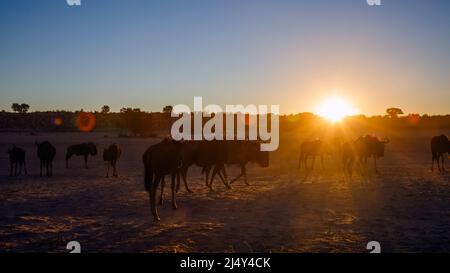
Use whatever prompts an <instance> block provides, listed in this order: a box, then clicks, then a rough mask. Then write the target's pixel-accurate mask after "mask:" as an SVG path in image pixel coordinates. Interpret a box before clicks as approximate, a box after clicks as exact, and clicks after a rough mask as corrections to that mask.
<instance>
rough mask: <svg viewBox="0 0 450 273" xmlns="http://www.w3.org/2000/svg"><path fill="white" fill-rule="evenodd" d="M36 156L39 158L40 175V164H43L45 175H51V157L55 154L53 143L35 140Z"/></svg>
mask: <svg viewBox="0 0 450 273" xmlns="http://www.w3.org/2000/svg"><path fill="white" fill-rule="evenodd" d="M36 146H37V156H38V157H39V160H40V170H41V172H40V176H41V177H42V166H43V165H44V166H45V168H46V171H47V176H49V177H50V176H53V158H55V155H56V149H55V147H53V145H52V144H51V143H50V142H48V141H44V142H42V143H38V142H36Z"/></svg>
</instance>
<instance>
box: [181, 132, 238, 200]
mask: <svg viewBox="0 0 450 273" xmlns="http://www.w3.org/2000/svg"><path fill="white" fill-rule="evenodd" d="M180 147H181V150H180V156H181V161H182V166H181V168H180V173H181V176H182V178H183V182H184V186H185V188H186V190H187V191H188V192H192V191H191V190H190V189H189V188H188V186H187V172H188V169H189V167H190V166H192V165H196V166H199V167H202V174H205V184H206V186H207V187H210V183H209V174H210V171H211V169H212V170H213V172H212V176H211V177H214V176H215V175H216V174H218V175H219V177H220V178H221V180H222V182H223V183H224V185H225V186H226V187H227V188H228V189H230V188H231V187H230V185H229V184H228V181H227V177H226V172H220V171H221V170H224V169H225V167H224V164H225V158H226V144H225V141H217V140H213V141H206V140H202V141H184V142H181V146H180ZM222 173H223V174H224V175H222ZM179 187H180V183H177V191H178V189H179Z"/></svg>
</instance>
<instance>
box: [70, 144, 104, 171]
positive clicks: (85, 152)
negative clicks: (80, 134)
mask: <svg viewBox="0 0 450 273" xmlns="http://www.w3.org/2000/svg"><path fill="white" fill-rule="evenodd" d="M72 155H77V156H83V157H84V166H85V168H86V169H87V168H88V165H87V160H88V156H89V155H91V156H96V155H97V146H96V145H95V144H94V143H92V142H89V143H82V144H78V145H72V146H69V147H68V148H67V153H66V168H69V159H70V158H71V157H72Z"/></svg>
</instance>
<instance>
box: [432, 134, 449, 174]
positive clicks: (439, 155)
mask: <svg viewBox="0 0 450 273" xmlns="http://www.w3.org/2000/svg"><path fill="white" fill-rule="evenodd" d="M430 146H431V156H432V157H431V171H434V161H436V162H437V165H438V170H439V171H440V172H445V166H444V157H445V154H446V153H450V141H449V140H448V138H447V136H446V135H440V136H435V137H433V138H432V139H431V142H430ZM439 159H441V161H442V167H441V166H440V165H439Z"/></svg>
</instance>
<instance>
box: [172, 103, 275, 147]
mask: <svg viewBox="0 0 450 273" xmlns="http://www.w3.org/2000/svg"><path fill="white" fill-rule="evenodd" d="M279 114H280V107H279V105H270V109H269V106H268V105H258V106H256V105H253V104H250V105H247V106H243V105H226V106H225V110H224V109H223V108H222V107H220V106H219V105H216V104H210V105H206V106H205V107H203V99H202V97H194V111H191V108H190V107H189V106H187V105H184V104H179V105H175V106H174V107H173V111H172V117H179V119H178V120H176V121H175V122H174V123H173V124H172V129H171V136H172V138H173V139H174V140H197V141H200V140H208V141H211V140H261V141H262V142H261V148H260V149H261V151H275V150H276V149H278V145H279V141H280V140H279ZM180 116H181V117H180ZM205 117H206V118H209V120H208V121H206V122H205V124H203V118H205ZM192 121H193V123H194V124H193V126H192ZM269 124H270V130H269V126H268V125H269ZM235 125H236V126H235ZM192 127H193V131H192ZM247 129H248V134H247Z"/></svg>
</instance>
